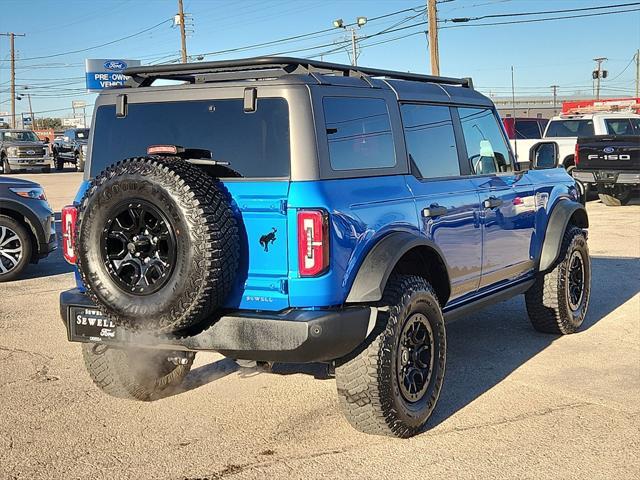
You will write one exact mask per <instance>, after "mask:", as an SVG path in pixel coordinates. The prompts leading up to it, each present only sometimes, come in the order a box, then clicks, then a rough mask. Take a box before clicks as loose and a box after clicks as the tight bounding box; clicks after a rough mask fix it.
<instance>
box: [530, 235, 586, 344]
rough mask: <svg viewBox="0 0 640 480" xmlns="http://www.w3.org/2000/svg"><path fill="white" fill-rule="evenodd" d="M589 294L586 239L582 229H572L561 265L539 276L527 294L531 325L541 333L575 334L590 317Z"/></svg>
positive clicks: (564, 242)
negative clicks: (586, 316) (586, 318)
mask: <svg viewBox="0 0 640 480" xmlns="http://www.w3.org/2000/svg"><path fill="white" fill-rule="evenodd" d="M590 293H591V260H590V258H589V248H588V246H587V238H586V236H585V234H584V231H583V230H582V229H581V228H578V227H574V226H569V227H568V228H567V230H566V231H565V233H564V237H563V239H562V246H561V249H560V257H559V262H558V264H557V265H556V266H555V267H554V269H553V270H551V271H549V272H547V273H545V274H539V276H538V278H537V279H536V282H535V283H534V284H533V286H532V287H531V288H530V289H529V290H528V291H527V292H526V293H525V303H526V305H527V313H528V314H529V319H530V320H531V324H532V325H533V327H534V328H535V329H536V330H538V331H540V332H545V333H554V334H563V335H566V334H569V333H575V332H576V331H577V330H578V329H579V328H580V325H582V322H583V321H584V317H585V315H586V314H587V308H588V306H589V295H590Z"/></svg>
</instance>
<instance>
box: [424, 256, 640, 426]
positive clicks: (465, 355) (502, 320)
mask: <svg viewBox="0 0 640 480" xmlns="http://www.w3.org/2000/svg"><path fill="white" fill-rule="evenodd" d="M591 265H592V282H591V301H590V306H589V311H588V312H587V317H586V319H585V321H584V323H583V325H582V327H581V329H580V331H581V332H584V331H586V330H588V329H589V328H591V327H593V326H594V325H595V324H597V323H598V322H599V321H600V320H602V319H603V318H604V317H606V316H607V315H608V314H609V313H611V312H612V311H614V310H615V309H616V308H618V307H620V306H621V305H623V304H624V303H626V302H627V301H628V300H629V299H631V298H632V297H633V296H634V295H636V294H637V293H638V292H639V291H640V259H639V258H623V257H592V258H591ZM629 275H633V276H635V278H630V277H629ZM557 338H558V337H557V336H555V335H550V334H544V333H539V332H537V331H535V330H534V329H533V328H532V327H531V324H530V323H529V319H528V318H527V313H526V308H525V305H524V297H523V296H519V297H517V298H514V299H511V300H509V301H506V302H503V303H501V304H499V305H495V306H492V307H489V308H487V309H485V310H483V311H479V312H477V313H476V314H474V315H472V316H469V317H466V318H463V319H460V320H458V321H456V322H453V323H451V324H448V325H447V342H448V344H447V372H446V375H445V382H444V386H443V388H442V394H441V396H440V399H439V401H438V406H437V407H436V409H435V411H434V413H433V415H432V417H431V419H430V420H429V422H428V424H427V428H432V427H434V426H436V425H438V424H440V423H442V422H443V421H445V420H446V419H447V418H449V417H450V416H452V415H453V414H455V413H456V412H457V411H458V410H460V409H462V408H464V407H465V406H466V405H468V404H469V403H471V402H473V401H474V400H475V399H476V398H478V397H480V396H481V395H482V394H484V393H485V392H487V391H488V390H490V389H491V388H493V387H494V386H495V385H497V384H498V383H500V382H501V381H502V380H504V379H505V378H506V377H507V376H509V375H510V374H511V373H512V372H513V371H514V370H516V369H517V368H518V367H520V366H521V365H523V364H525V363H526V362H527V361H529V360H530V359H531V358H533V357H534V356H536V355H537V354H538V353H540V352H541V351H543V350H544V349H545V348H547V347H548V346H549V345H551V343H553V342H554V341H555V340H556V339H557Z"/></svg>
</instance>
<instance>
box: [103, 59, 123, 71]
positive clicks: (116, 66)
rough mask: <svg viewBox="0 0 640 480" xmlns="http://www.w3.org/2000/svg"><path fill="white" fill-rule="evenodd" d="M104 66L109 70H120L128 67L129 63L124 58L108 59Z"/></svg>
mask: <svg viewBox="0 0 640 480" xmlns="http://www.w3.org/2000/svg"><path fill="white" fill-rule="evenodd" d="M104 68H106V69H107V70H117V71H119V70H124V69H125V68H127V64H126V62H123V61H122V60H107V61H106V62H104Z"/></svg>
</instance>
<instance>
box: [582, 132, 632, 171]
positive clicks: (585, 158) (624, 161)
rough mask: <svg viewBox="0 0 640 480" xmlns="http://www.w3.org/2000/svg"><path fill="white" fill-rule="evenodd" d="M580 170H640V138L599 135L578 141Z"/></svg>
mask: <svg viewBox="0 0 640 480" xmlns="http://www.w3.org/2000/svg"><path fill="white" fill-rule="evenodd" d="M578 151H579V160H578V161H577V162H576V164H577V168H578V169H580V170H616V171H618V170H634V171H638V170H640V136H637V135H597V136H593V137H583V138H579V139H578Z"/></svg>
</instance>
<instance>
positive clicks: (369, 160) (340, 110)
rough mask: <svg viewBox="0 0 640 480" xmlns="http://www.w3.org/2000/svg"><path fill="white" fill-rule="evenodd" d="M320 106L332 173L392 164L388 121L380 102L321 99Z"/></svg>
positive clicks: (341, 98)
mask: <svg viewBox="0 0 640 480" xmlns="http://www.w3.org/2000/svg"><path fill="white" fill-rule="evenodd" d="M322 106H323V110H324V118H325V127H326V132H327V142H328V145H329V160H330V162H331V168H332V169H333V170H337V171H340V170H365V169H377V168H389V167H394V166H395V165H396V154H395V146H394V143H393V134H392V131H391V121H390V120H389V111H388V109H387V104H386V102H385V101H384V100H383V99H381V98H354V97H325V98H324V99H323V100H322Z"/></svg>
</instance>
